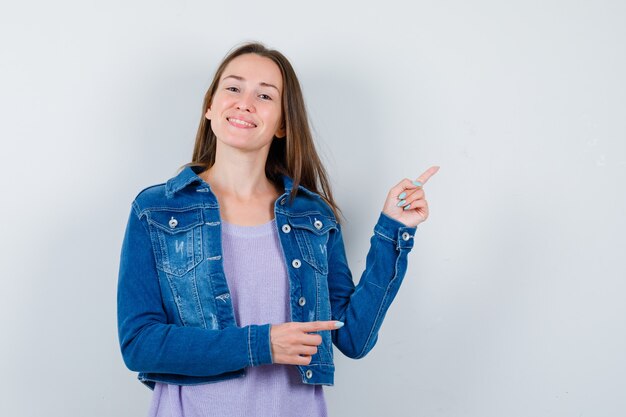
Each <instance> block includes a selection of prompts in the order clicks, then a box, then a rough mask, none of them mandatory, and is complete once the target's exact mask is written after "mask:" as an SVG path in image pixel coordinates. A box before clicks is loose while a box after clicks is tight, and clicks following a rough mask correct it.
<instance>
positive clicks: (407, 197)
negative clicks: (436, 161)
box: [383, 166, 439, 227]
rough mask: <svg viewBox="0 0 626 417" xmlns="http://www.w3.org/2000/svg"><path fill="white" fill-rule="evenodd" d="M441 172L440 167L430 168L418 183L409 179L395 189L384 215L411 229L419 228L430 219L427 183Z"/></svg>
mask: <svg viewBox="0 0 626 417" xmlns="http://www.w3.org/2000/svg"><path fill="white" fill-rule="evenodd" d="M437 171H439V167H438V166H432V167H430V168H428V169H427V170H426V171H425V172H424V173H423V174H422V175H420V176H419V177H418V178H417V180H416V181H412V180H410V179H408V178H405V179H403V180H402V181H400V182H399V183H398V184H397V185H396V186H395V187H393V188H392V189H391V190H390V191H389V194H387V199H386V200H385V205H384V206H383V213H385V214H386V215H387V216H389V217H391V218H392V219H394V220H397V221H399V222H401V223H404V224H405V225H407V226H409V227H414V226H417V225H418V224H420V223H422V222H423V221H425V220H426V219H427V218H428V203H427V202H426V196H425V194H424V189H423V188H422V187H423V186H424V184H426V181H428V180H429V179H430V177H432V176H433V175H435V174H436V173H437Z"/></svg>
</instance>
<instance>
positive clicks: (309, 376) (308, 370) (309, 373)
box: [306, 369, 313, 379]
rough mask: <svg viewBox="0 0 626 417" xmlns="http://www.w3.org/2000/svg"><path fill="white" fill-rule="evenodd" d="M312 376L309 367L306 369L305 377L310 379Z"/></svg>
mask: <svg viewBox="0 0 626 417" xmlns="http://www.w3.org/2000/svg"><path fill="white" fill-rule="evenodd" d="M312 376H313V371H312V370H310V369H307V371H306V377H307V379H311V377H312Z"/></svg>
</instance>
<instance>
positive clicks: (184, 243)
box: [148, 209, 203, 277]
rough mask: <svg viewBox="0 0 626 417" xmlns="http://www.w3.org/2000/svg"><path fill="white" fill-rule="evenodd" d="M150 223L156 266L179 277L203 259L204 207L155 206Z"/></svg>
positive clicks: (149, 216)
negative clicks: (180, 208)
mask: <svg viewBox="0 0 626 417" xmlns="http://www.w3.org/2000/svg"><path fill="white" fill-rule="evenodd" d="M148 224H149V227H150V229H151V235H152V238H153V246H154V251H155V256H156V260H157V268H159V269H161V270H163V271H164V272H166V273H168V274H171V275H174V276H179V277H180V276H183V275H185V274H187V273H188V272H190V271H191V270H192V269H193V268H195V267H196V265H198V264H199V263H200V262H201V261H202V252H203V251H202V224H203V220H202V209H187V210H184V211H175V210H172V209H168V210H154V211H151V212H150V214H149V215H148Z"/></svg>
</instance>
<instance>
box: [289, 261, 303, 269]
mask: <svg viewBox="0 0 626 417" xmlns="http://www.w3.org/2000/svg"><path fill="white" fill-rule="evenodd" d="M291 265H292V266H293V267H294V268H300V265H301V263H300V259H294V260H293V261H292V262H291Z"/></svg>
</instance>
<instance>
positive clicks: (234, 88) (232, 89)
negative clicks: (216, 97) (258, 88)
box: [226, 87, 239, 91]
mask: <svg viewBox="0 0 626 417" xmlns="http://www.w3.org/2000/svg"><path fill="white" fill-rule="evenodd" d="M226 90H228V91H234V90H239V89H238V88H237V87H226Z"/></svg>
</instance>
